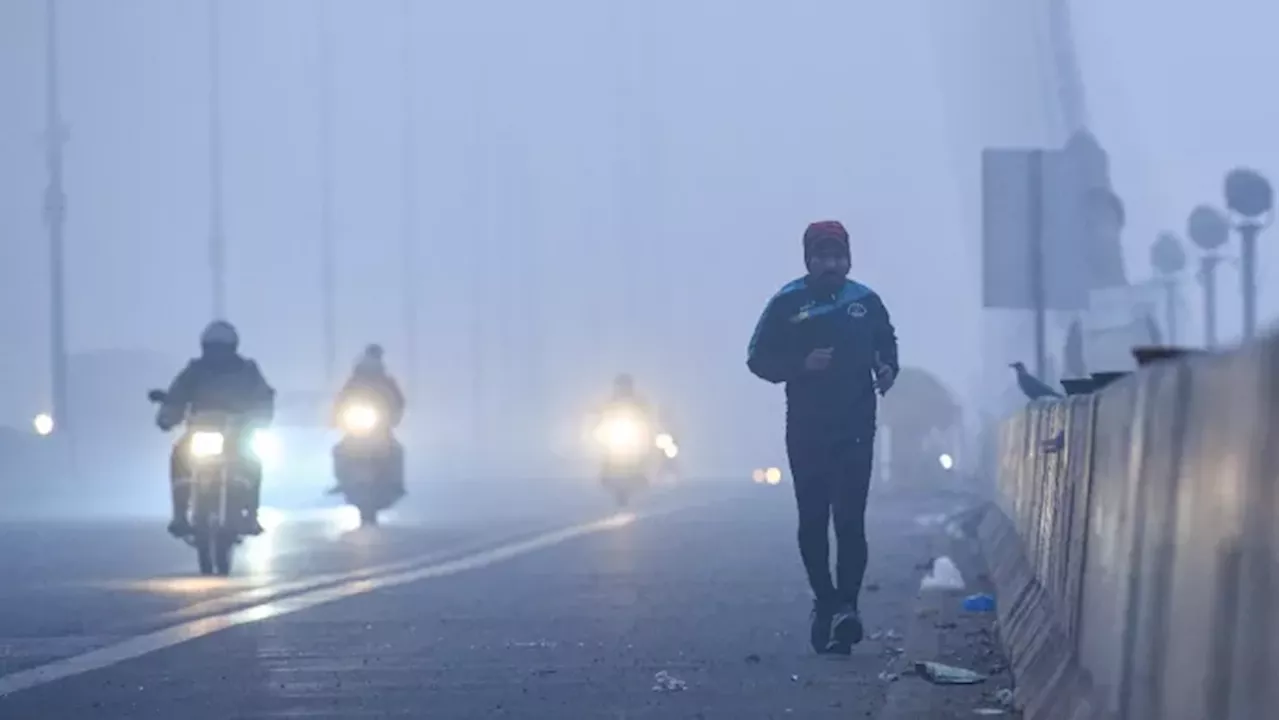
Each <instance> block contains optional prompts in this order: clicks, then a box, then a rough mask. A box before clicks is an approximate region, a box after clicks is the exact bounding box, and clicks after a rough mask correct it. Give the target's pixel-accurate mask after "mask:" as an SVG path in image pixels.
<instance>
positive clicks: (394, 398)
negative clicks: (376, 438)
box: [387, 375, 405, 425]
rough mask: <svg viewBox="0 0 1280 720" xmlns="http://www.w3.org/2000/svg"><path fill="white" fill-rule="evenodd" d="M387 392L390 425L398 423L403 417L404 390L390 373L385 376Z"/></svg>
mask: <svg viewBox="0 0 1280 720" xmlns="http://www.w3.org/2000/svg"><path fill="white" fill-rule="evenodd" d="M387 392H388V393H389V394H390V395H391V414H392V425H399V424H400V421H401V420H403V419H404V404H405V403H404V392H403V391H401V390H400V384H399V383H397V382H396V381H395V378H393V377H391V376H390V375H388V376H387Z"/></svg>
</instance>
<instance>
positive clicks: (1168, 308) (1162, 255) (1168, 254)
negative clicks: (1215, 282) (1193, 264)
mask: <svg viewBox="0 0 1280 720" xmlns="http://www.w3.org/2000/svg"><path fill="white" fill-rule="evenodd" d="M1151 267H1153V268H1155V270H1156V272H1158V273H1160V280H1159V282H1160V284H1161V285H1163V286H1164V293H1165V296H1164V302H1165V308H1164V311H1165V320H1164V322H1165V332H1166V333H1167V334H1168V336H1169V344H1170V345H1176V344H1177V342H1178V282H1179V278H1178V275H1179V274H1180V273H1181V272H1182V271H1183V270H1185V269H1186V267H1187V253H1186V251H1185V250H1183V249H1182V241H1180V240H1179V239H1178V236H1177V235H1174V234H1173V233H1171V232H1163V233H1160V235H1159V236H1157V237H1156V241H1155V242H1154V243H1152V244H1151Z"/></svg>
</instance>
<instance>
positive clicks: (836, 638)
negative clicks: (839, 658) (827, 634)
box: [827, 605, 862, 655]
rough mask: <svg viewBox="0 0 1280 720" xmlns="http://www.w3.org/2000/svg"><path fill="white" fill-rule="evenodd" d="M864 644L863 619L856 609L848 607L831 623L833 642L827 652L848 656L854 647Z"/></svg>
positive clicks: (838, 613)
mask: <svg viewBox="0 0 1280 720" xmlns="http://www.w3.org/2000/svg"><path fill="white" fill-rule="evenodd" d="M860 642H862V618H861V617H859V616H858V611H857V609H856V608H854V607H851V606H849V605H846V606H844V607H842V608H841V609H840V610H839V611H837V612H836V613H835V617H833V618H832V621H831V642H830V643H828V644H827V652H830V653H838V654H841V655H848V654H849V653H851V652H853V646H854V645H857V644H858V643H860Z"/></svg>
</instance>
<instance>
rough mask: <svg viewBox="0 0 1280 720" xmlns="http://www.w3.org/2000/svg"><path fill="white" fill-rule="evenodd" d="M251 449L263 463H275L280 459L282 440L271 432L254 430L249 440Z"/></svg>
mask: <svg viewBox="0 0 1280 720" xmlns="http://www.w3.org/2000/svg"><path fill="white" fill-rule="evenodd" d="M249 449H250V450H251V451H252V452H253V456H254V457H256V458H257V459H258V462H261V463H267V464H271V463H275V462H276V461H277V460H279V459H280V438H278V437H276V434H275V433H273V432H271V431H270V430H265V429H264V430H254V431H253V435H252V436H251V437H250V438H249Z"/></svg>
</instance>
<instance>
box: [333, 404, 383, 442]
mask: <svg viewBox="0 0 1280 720" xmlns="http://www.w3.org/2000/svg"><path fill="white" fill-rule="evenodd" d="M378 419H379V418H378V411H377V409H376V408H374V407H373V406H372V405H365V404H364V403H352V404H350V405H347V406H346V407H344V408H343V409H342V417H341V424H342V429H343V430H344V431H345V432H347V433H349V434H351V435H364V434H366V433H369V432H371V431H373V429H374V428H376V427H378Z"/></svg>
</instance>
